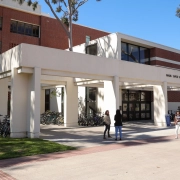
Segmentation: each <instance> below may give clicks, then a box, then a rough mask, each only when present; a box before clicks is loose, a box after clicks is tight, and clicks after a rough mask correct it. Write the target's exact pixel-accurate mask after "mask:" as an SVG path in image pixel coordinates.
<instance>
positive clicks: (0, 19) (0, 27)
mask: <svg viewBox="0 0 180 180" xmlns="http://www.w3.org/2000/svg"><path fill="white" fill-rule="evenodd" d="M2 19H3V18H2V17H0V30H2Z"/></svg>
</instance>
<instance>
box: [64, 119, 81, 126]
mask: <svg viewBox="0 0 180 180" xmlns="http://www.w3.org/2000/svg"><path fill="white" fill-rule="evenodd" d="M77 121H78V120H77ZM64 127H79V125H78V123H76V122H73V123H64Z"/></svg>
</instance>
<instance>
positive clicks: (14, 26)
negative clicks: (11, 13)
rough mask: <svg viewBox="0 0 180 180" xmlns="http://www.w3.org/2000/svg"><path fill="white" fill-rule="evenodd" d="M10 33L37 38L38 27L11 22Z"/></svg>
mask: <svg viewBox="0 0 180 180" xmlns="http://www.w3.org/2000/svg"><path fill="white" fill-rule="evenodd" d="M10 31H11V32H13V33H18V34H24V35H27V36H34V37H39V26H36V25H32V24H28V23H23V22H19V21H15V20H11V27H10Z"/></svg>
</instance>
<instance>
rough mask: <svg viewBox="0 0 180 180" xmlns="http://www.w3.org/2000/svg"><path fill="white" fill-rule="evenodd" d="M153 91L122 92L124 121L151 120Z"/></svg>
mask: <svg viewBox="0 0 180 180" xmlns="http://www.w3.org/2000/svg"><path fill="white" fill-rule="evenodd" d="M151 94H152V92H151V91H134V90H122V115H123V120H124V121H128V120H131V121H132V120H148V119H151Z"/></svg>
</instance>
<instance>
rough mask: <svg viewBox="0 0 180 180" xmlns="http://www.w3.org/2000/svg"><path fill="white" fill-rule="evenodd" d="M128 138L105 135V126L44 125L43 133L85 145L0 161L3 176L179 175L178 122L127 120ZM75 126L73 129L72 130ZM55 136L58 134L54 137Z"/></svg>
mask: <svg viewBox="0 0 180 180" xmlns="http://www.w3.org/2000/svg"><path fill="white" fill-rule="evenodd" d="M123 129H124V131H123V132H124V133H123V137H124V140H123V141H117V142H115V141H114V140H113V139H110V140H107V141H103V140H102V131H103V127H95V128H71V129H67V128H59V127H58V128H57V127H54V126H51V127H49V130H48V129H47V127H42V129H41V133H42V134H41V137H43V138H44V137H46V139H51V140H53V141H56V142H59V143H64V144H68V145H73V144H74V145H75V146H77V147H81V148H79V149H78V150H76V151H69V152H66V153H52V154H47V155H38V156H31V157H24V158H15V159H11V160H1V161H0V179H1V180H4V179H5V178H8V179H17V180H32V179H33V180H41V179H42V180H46V179H47V180H49V179H52V180H56V179H57V180H61V179H62V180H64V179H68V180H71V179H73V180H76V179H77V180H81V179H82V180H84V179H93V180H94V179H95V180H96V179H97V180H101V179H102V180H106V179H107V180H114V179H122V180H123V179H124V180H134V179H136V180H137V179H138V180H139V179H140V180H141V179H142V180H146V179H147V180H152V179H153V180H156V179H157V180H161V179H162V180H166V179H167V180H170V179H173V178H174V179H175V178H176V179H177V178H178V176H179V160H180V156H179V155H178V154H179V149H180V146H179V145H180V144H179V143H180V139H174V127H169V128H157V127H155V126H153V125H152V124H151V123H149V124H138V123H133V124H131V125H130V124H125V125H124V128H123ZM68 130H70V131H68ZM53 137H54V139H53Z"/></svg>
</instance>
